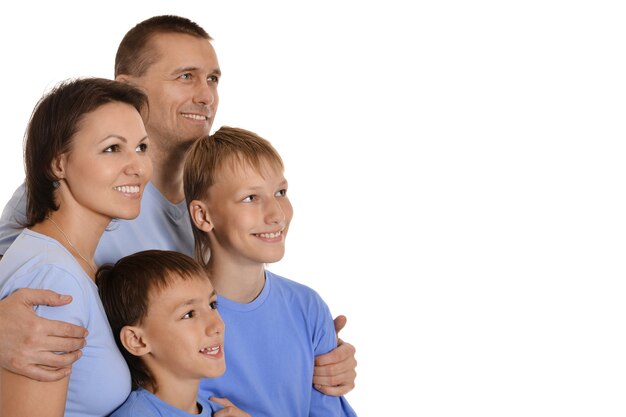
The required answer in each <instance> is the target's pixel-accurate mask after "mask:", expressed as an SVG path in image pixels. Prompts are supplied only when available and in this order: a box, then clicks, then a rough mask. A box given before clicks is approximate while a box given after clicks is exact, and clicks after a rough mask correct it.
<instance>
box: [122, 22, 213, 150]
mask: <svg viewBox="0 0 626 417" xmlns="http://www.w3.org/2000/svg"><path fill="white" fill-rule="evenodd" d="M150 45H151V49H152V50H153V52H152V53H153V54H154V57H156V61H155V63H153V64H152V65H150V67H149V68H148V69H147V71H146V73H145V74H143V75H141V76H139V77H132V76H127V79H128V80H129V81H130V82H131V83H132V84H135V85H137V86H139V87H140V88H141V89H142V90H144V92H145V93H146V94H147V96H148V100H149V107H150V111H149V115H148V119H147V121H146V128H147V130H148V133H149V134H150V138H151V139H152V140H153V142H154V144H155V145H156V146H158V147H159V149H163V150H167V149H169V148H176V147H179V146H182V147H183V148H184V147H188V146H189V145H190V144H191V143H192V142H193V141H194V140H196V139H197V138H199V137H201V136H203V135H207V134H209V131H210V129H211V125H212V124H213V120H214V118H215V112H216V111H217V106H218V103H219V97H218V94H217V84H218V81H219V77H220V75H221V72H220V68H219V64H218V62H217V56H216V54H215V50H214V49H213V46H212V45H211V43H210V42H209V40H207V39H203V38H197V37H194V36H191V35H186V34H180V33H160V34H156V35H154V37H153V38H152V39H151V41H150Z"/></svg>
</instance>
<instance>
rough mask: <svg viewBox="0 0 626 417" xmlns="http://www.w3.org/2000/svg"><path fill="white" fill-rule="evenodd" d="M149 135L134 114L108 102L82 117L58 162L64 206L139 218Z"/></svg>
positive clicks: (127, 107)
mask: <svg viewBox="0 0 626 417" xmlns="http://www.w3.org/2000/svg"><path fill="white" fill-rule="evenodd" d="M147 148H148V137H147V134H146V130H145V128H144V125H143V121H142V119H141V116H140V115H139V113H138V112H137V110H136V109H135V108H134V107H132V106H130V105H128V104H125V103H120V102H112V103H107V104H104V105H102V106H100V107H99V108H97V109H96V110H94V111H92V112H90V113H87V114H85V115H84V116H83V118H82V121H81V122H80V124H79V126H78V131H77V132H76V134H74V136H73V138H72V142H71V149H70V151H69V152H68V153H65V154H63V155H61V156H60V157H59V159H58V161H57V162H55V163H54V165H55V166H56V167H58V169H59V172H58V177H59V178H61V179H62V181H61V183H62V185H61V187H60V188H59V189H58V190H57V192H58V193H59V198H60V199H61V201H62V203H61V206H63V205H64V204H63V202H65V203H67V204H70V205H72V206H75V204H74V203H77V204H78V206H81V207H82V209H84V210H87V211H91V212H94V213H97V214H98V215H101V216H104V217H109V218H121V219H133V218H135V217H137V216H138V215H139V209H140V202H141V195H142V193H143V190H144V187H145V185H146V183H147V182H148V180H149V179H150V177H151V175H152V163H151V161H150V159H149V158H148V156H147V154H146V151H147Z"/></svg>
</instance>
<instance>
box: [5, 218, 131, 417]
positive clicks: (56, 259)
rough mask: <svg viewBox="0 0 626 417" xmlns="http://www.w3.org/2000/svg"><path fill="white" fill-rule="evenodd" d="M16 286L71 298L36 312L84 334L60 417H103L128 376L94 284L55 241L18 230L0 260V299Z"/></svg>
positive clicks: (125, 388)
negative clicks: (74, 327)
mask: <svg viewBox="0 0 626 417" xmlns="http://www.w3.org/2000/svg"><path fill="white" fill-rule="evenodd" d="M18 288H38V289H48V290H52V291H55V292H58V293H60V294H68V295H71V296H72V298H73V300H72V302H71V303H70V304H68V305H65V306H61V307H47V306H38V307H37V308H36V312H37V314H38V315H40V316H41V317H45V318H48V319H52V320H61V321H65V322H69V323H73V324H76V325H79V326H83V327H85V328H87V330H89V335H88V336H87V345H86V346H85V347H84V348H83V349H82V352H83V356H82V357H81V358H80V359H78V361H76V362H75V363H74V365H73V366H72V373H71V375H70V380H69V385H68V391H67V400H66V404H65V416H67V417H74V416H76V417H79V416H81V417H103V416H107V415H109V414H110V413H111V412H112V411H113V410H115V409H116V408H117V407H118V406H119V405H120V404H121V403H122V402H123V401H124V400H125V399H126V397H127V396H128V394H129V393H130V388H131V381H130V372H129V370H128V366H127V365H126V362H125V361H124V358H123V356H122V354H121V353H120V352H119V350H118V349H117V345H116V344H115V340H114V339H113V333H112V332H111V327H110V326H109V322H108V320H107V317H106V314H105V312H104V308H103V307H102V302H101V301H100V297H99V295H98V289H97V287H96V285H95V284H94V282H93V281H92V280H91V278H90V277H89V276H88V275H87V274H85V272H84V271H83V269H82V268H81V267H80V265H79V264H78V262H76V260H75V259H74V257H73V256H72V255H71V254H70V253H69V252H68V251H67V250H66V249H65V248H64V247H63V246H62V245H61V244H60V243H59V242H57V241H56V240H54V239H52V238H49V237H47V236H44V235H42V234H39V233H36V232H33V231H32V230H30V229H24V230H23V231H22V232H21V233H20V234H19V236H18V237H17V239H16V240H15V242H14V243H13V245H12V246H11V247H10V248H9V249H8V250H7V252H6V253H5V254H4V257H3V258H2V261H1V262H0V298H4V297H6V296H8V295H9V294H11V293H12V292H14V291H15V290H17V289H18Z"/></svg>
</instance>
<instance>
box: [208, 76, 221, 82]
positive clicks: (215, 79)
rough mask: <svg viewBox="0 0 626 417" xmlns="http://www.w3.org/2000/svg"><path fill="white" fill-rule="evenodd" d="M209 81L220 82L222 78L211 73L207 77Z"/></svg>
mask: <svg viewBox="0 0 626 417" xmlns="http://www.w3.org/2000/svg"><path fill="white" fill-rule="evenodd" d="M207 81H210V82H212V83H218V82H219V81H220V78H219V77H218V76H217V75H209V76H208V77H207Z"/></svg>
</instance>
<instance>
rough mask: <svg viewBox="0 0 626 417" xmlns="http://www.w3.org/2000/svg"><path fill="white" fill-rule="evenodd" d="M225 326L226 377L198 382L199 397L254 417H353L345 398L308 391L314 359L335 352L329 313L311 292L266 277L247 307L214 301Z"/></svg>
mask: <svg viewBox="0 0 626 417" xmlns="http://www.w3.org/2000/svg"><path fill="white" fill-rule="evenodd" d="M217 308H218V311H219V312H220V314H221V316H222V319H223V320H224V323H225V325H226V332H225V333H224V336H225V340H224V354H225V358H226V372H225V373H224V375H223V376H221V377H218V378H210V379H209V378H205V379H203V380H202V381H201V382H200V396H201V397H202V398H209V397H211V396H217V397H227V398H228V399H229V400H230V401H232V402H233V403H234V404H235V405H236V406H237V407H239V408H240V409H242V410H244V411H245V412H247V413H249V414H251V415H253V416H254V417H270V416H272V417H276V416H280V417H282V416H288V417H308V416H319V417H333V416H338V417H339V416H356V413H355V412H354V410H352V408H351V407H350V405H349V404H348V402H347V401H346V399H345V398H344V397H332V396H328V395H325V394H322V393H320V392H319V391H317V390H316V389H314V388H313V383H312V381H313V365H314V359H315V356H317V355H320V354H324V353H327V352H329V351H330V350H332V349H333V348H335V347H336V345H337V342H336V334H335V327H334V324H333V319H332V316H331V314H330V310H329V309H328V306H327V305H326V303H325V302H324V301H323V300H322V298H321V297H320V296H319V295H318V294H317V293H316V292H315V291H314V290H312V289H311V288H309V287H307V286H305V285H302V284H299V283H297V282H294V281H291V280H288V279H286V278H283V277H280V276H278V275H275V274H273V273H271V272H269V271H266V273H265V286H264V288H263V290H262V291H261V294H259V296H258V297H257V298H256V299H255V300H253V301H252V302H250V303H248V304H241V303H237V302H235V301H232V300H228V299H226V298H224V297H221V296H219V295H218V307H217Z"/></svg>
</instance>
